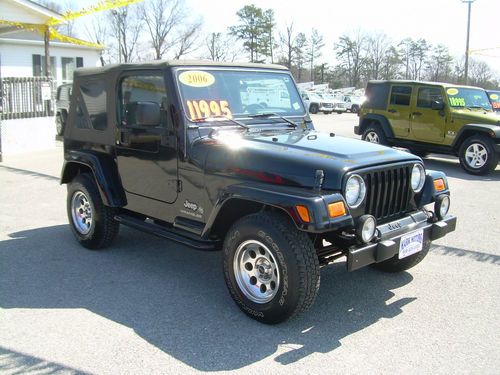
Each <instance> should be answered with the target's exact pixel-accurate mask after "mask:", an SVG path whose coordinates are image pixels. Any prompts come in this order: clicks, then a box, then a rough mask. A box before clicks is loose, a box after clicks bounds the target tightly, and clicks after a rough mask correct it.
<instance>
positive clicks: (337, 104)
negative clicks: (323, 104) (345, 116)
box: [321, 94, 347, 115]
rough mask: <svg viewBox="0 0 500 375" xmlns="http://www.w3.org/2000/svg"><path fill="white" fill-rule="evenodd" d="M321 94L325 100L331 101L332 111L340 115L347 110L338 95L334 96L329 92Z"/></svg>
mask: <svg viewBox="0 0 500 375" xmlns="http://www.w3.org/2000/svg"><path fill="white" fill-rule="evenodd" d="M321 96H322V97H323V98H325V99H327V100H330V101H331V102H332V103H333V112H336V113H338V114H339V115H340V114H342V113H344V112H345V111H346V110H347V109H346V105H345V103H344V102H343V101H342V100H340V99H339V98H338V97H335V96H334V95H331V94H321Z"/></svg>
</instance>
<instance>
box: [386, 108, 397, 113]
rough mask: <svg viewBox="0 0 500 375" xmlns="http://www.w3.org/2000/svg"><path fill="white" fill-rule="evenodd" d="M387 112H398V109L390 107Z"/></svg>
mask: <svg viewBox="0 0 500 375" xmlns="http://www.w3.org/2000/svg"><path fill="white" fill-rule="evenodd" d="M387 112H389V113H396V112H397V111H396V110H395V109H388V110H387Z"/></svg>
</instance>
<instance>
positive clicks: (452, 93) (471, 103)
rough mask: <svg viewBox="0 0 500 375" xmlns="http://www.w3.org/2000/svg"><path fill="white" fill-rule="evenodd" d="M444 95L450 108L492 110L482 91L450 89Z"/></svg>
mask: <svg viewBox="0 0 500 375" xmlns="http://www.w3.org/2000/svg"><path fill="white" fill-rule="evenodd" d="M446 94H447V95H448V102H449V103H450V107H452V108H467V109H480V110H488V111H491V110H492V108H491V104H490V101H489V99H488V96H487V95H486V91H484V90H482V89H474V88H465V87H450V88H448V89H446Z"/></svg>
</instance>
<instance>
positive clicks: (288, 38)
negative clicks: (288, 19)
mask: <svg viewBox="0 0 500 375" xmlns="http://www.w3.org/2000/svg"><path fill="white" fill-rule="evenodd" d="M280 42H281V45H282V48H283V54H284V55H285V65H286V66H287V67H288V69H291V68H292V62H293V60H294V58H295V54H296V52H297V35H294V33H293V22H292V23H291V24H290V25H286V31H285V33H280Z"/></svg>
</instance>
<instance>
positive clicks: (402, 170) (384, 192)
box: [365, 165, 412, 221]
mask: <svg viewBox="0 0 500 375" xmlns="http://www.w3.org/2000/svg"><path fill="white" fill-rule="evenodd" d="M411 169H412V165H405V166H400V167H396V168H389V169H384V170H378V171H373V172H368V173H366V174H365V181H366V188H367V192H366V206H365V207H366V213H367V214H370V215H373V216H375V218H376V219H377V221H384V220H387V219H392V218H395V217H398V216H400V215H401V214H403V213H405V212H407V211H409V210H410V208H411V207H410V199H411V197H412V190H411Z"/></svg>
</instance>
